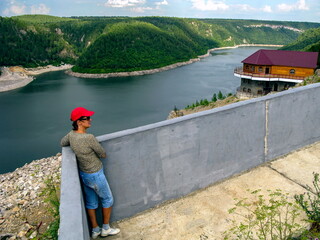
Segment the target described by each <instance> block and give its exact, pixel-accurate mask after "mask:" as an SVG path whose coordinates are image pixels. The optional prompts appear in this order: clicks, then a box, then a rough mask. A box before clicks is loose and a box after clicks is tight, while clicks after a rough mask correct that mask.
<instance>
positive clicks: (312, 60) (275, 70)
mask: <svg viewBox="0 0 320 240" xmlns="http://www.w3.org/2000/svg"><path fill="white" fill-rule="evenodd" d="M317 62H318V53H317V52H298V51H283V50H265V49H261V50H259V51H257V52H255V53H254V54H252V55H250V56H249V57H248V58H246V59H244V60H243V61H242V63H243V66H242V67H240V68H237V69H235V71H234V75H235V76H236V77H240V78H241V86H240V87H239V89H238V93H239V94H247V95H253V96H255V95H266V94H268V93H270V92H272V91H275V92H278V91H283V90H286V89H288V88H289V87H292V86H294V85H295V84H297V83H301V82H303V81H304V79H305V78H306V77H308V76H311V75H313V74H314V71H315V69H316V68H317Z"/></svg>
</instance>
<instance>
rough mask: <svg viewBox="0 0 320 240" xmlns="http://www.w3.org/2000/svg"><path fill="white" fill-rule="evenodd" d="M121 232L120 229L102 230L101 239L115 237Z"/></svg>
mask: <svg viewBox="0 0 320 240" xmlns="http://www.w3.org/2000/svg"><path fill="white" fill-rule="evenodd" d="M119 232H120V229H119V228H109V229H108V230H105V229H103V228H102V230H101V237H106V236H113V235H116V234H118V233H119Z"/></svg>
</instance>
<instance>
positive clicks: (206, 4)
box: [191, 0, 229, 11]
mask: <svg viewBox="0 0 320 240" xmlns="http://www.w3.org/2000/svg"><path fill="white" fill-rule="evenodd" d="M191 2H192V7H193V8H195V9H198V10H202V11H217V10H227V9H229V6H228V5H227V4H225V3H224V2H221V1H214V0H191Z"/></svg>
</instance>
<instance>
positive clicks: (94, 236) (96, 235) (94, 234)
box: [91, 230, 101, 239]
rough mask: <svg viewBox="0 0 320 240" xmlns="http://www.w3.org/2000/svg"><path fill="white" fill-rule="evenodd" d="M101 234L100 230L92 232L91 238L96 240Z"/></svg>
mask: <svg viewBox="0 0 320 240" xmlns="http://www.w3.org/2000/svg"><path fill="white" fill-rule="evenodd" d="M100 234H101V230H100V231H99V232H95V231H92V235H91V238H92V239H96V238H97V237H98V236H99V235H100Z"/></svg>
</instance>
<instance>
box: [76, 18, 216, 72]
mask: <svg viewBox="0 0 320 240" xmlns="http://www.w3.org/2000/svg"><path fill="white" fill-rule="evenodd" d="M185 29H186V31H182V30H179V29H177V30H175V31H173V32H168V31H165V30H162V29H160V28H158V27H156V26H155V25H153V24H151V23H146V22H139V21H135V22H129V23H123V22H121V23H117V24H114V25H112V27H110V28H109V29H108V31H107V33H105V34H103V35H101V36H100V37H99V38H98V39H97V40H96V41H95V42H94V43H93V44H92V45H91V46H90V47H88V49H87V50H86V51H85V52H84V53H83V54H82V55H81V56H80V58H79V60H78V61H77V65H76V66H75V67H74V68H73V70H74V71H76V72H87V73H109V72H123V71H137V70H143V69H153V68H158V67H163V66H166V65H170V64H173V63H176V62H182V61H188V60H189V59H191V58H196V57H197V56H198V55H201V54H204V53H206V52H207V50H208V49H209V48H213V47H217V46H218V43H217V42H215V41H213V40H209V39H204V38H203V37H201V36H198V35H196V34H194V33H192V30H190V29H188V27H187V26H186V27H185ZM188 31H189V32H188ZM192 34H194V35H195V36H193V35H192Z"/></svg>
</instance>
